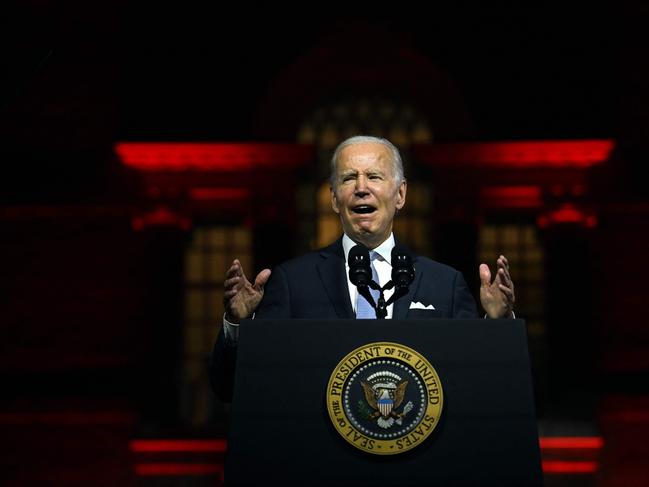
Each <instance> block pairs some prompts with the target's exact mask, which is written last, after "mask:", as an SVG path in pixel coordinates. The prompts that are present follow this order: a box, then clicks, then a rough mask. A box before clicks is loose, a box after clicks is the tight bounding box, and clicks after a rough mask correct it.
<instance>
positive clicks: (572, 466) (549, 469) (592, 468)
mask: <svg viewBox="0 0 649 487" xmlns="http://www.w3.org/2000/svg"><path fill="white" fill-rule="evenodd" d="M542 466H543V473H550V474H552V473H556V474H570V473H575V474H577V473H579V474H586V473H594V472H596V471H597V462H566V461H561V460H543V462H542Z"/></svg>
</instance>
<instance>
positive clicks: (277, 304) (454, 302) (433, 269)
mask: <svg viewBox="0 0 649 487" xmlns="http://www.w3.org/2000/svg"><path fill="white" fill-rule="evenodd" d="M413 266H414V268H415V280H414V281H413V283H412V284H411V285H410V290H409V292H408V294H407V295H405V296H403V297H401V298H400V299H398V300H397V301H396V302H395V303H394V308H393V313H392V318H393V319H430V318H464V319H471V318H477V317H478V310H477V308H476V303H475V300H474V299H473V296H472V295H471V293H470V292H469V289H468V286H467V284H466V281H465V280H464V277H463V276H462V274H461V273H460V272H458V271H457V270H455V269H453V268H452V267H449V266H447V265H444V264H440V263H439V262H435V261H434V260H431V259H428V258H426V257H420V256H418V257H415V258H414V259H413ZM411 302H419V303H421V304H423V305H424V306H430V305H432V306H433V308H434V309H410V303H411ZM354 317H355V316H354V310H353V308H352V303H351V301H350V298H349V286H348V284H347V276H346V275H345V254H344V251H343V246H342V239H339V240H337V241H336V242H334V243H333V244H331V245H330V246H328V247H325V248H323V249H321V250H318V251H315V252H311V253H309V254H306V255H304V256H302V257H298V258H296V259H292V260H289V261H287V262H284V263H283V264H280V265H279V266H277V267H276V268H275V269H274V270H273V273H272V275H271V278H270V280H269V281H268V283H267V284H266V287H265V290H264V298H263V300H262V302H261V304H260V305H259V308H258V309H257V311H256V313H255V318H259V319H291V318H301V319H310V318H313V319H353V318H354ZM235 362H236V347H232V346H229V345H228V344H227V343H226V340H225V336H224V333H223V330H221V333H220V334H219V338H218V339H217V341H216V345H215V346H214V351H213V353H212V356H211V358H210V364H209V374H210V381H211V383H212V387H213V388H214V391H215V392H216V393H217V395H218V396H219V397H220V398H222V399H224V400H229V399H230V398H231V395H232V386H233V381H234V366H235Z"/></svg>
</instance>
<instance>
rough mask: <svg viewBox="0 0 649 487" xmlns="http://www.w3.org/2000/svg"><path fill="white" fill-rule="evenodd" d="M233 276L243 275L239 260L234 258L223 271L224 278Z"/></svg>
mask: <svg viewBox="0 0 649 487" xmlns="http://www.w3.org/2000/svg"><path fill="white" fill-rule="evenodd" d="M235 276H243V267H241V262H239V259H234V260H233V261H232V265H231V266H230V268H229V269H228V271H227V272H226V273H225V278H226V279H229V278H230V277H235Z"/></svg>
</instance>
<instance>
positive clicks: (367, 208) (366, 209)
mask: <svg viewBox="0 0 649 487" xmlns="http://www.w3.org/2000/svg"><path fill="white" fill-rule="evenodd" d="M352 211H353V212H354V213H358V214H360V215H367V214H368V213H374V212H375V211H376V208H375V207H374V206H372V205H358V206H354V207H353V208H352Z"/></svg>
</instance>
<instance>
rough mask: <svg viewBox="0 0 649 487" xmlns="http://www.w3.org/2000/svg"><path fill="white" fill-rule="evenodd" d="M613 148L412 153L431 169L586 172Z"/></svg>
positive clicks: (514, 146)
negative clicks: (444, 166)
mask: <svg viewBox="0 0 649 487" xmlns="http://www.w3.org/2000/svg"><path fill="white" fill-rule="evenodd" d="M613 147H614V142H613V141H612V140H541V141H525V142H475V143H463V142H462V143H448V144H435V145H430V146H428V145H426V146H420V147H419V148H417V149H416V153H417V157H418V158H419V159H421V160H422V161H425V162H427V163H429V164H431V165H438V164H439V165H451V166H476V167H478V166H485V167H505V168H518V169H525V168H588V167H592V166H595V165H597V164H602V163H603V162H605V161H606V160H607V159H608V158H609V155H610V153H611V151H612V150H613Z"/></svg>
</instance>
